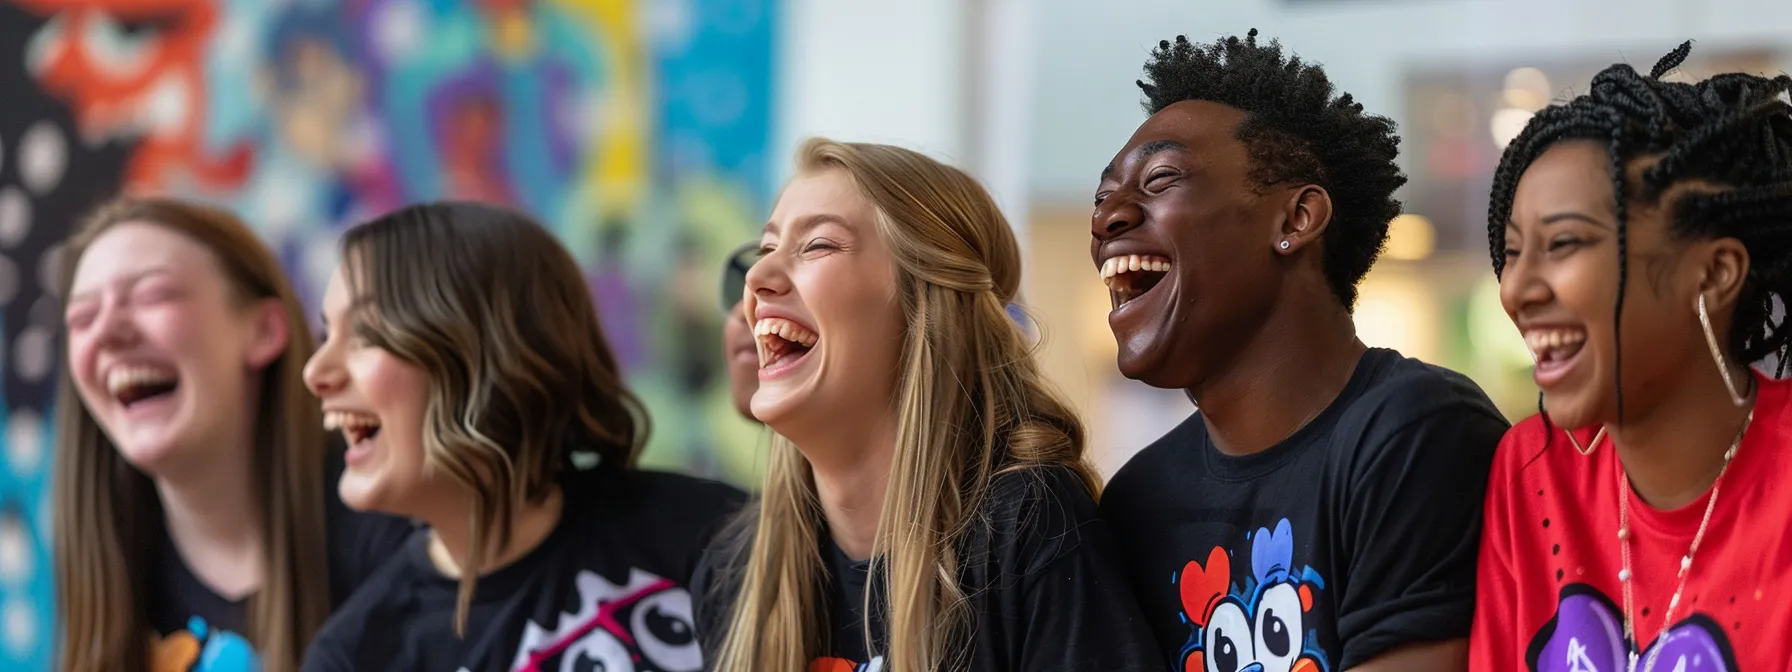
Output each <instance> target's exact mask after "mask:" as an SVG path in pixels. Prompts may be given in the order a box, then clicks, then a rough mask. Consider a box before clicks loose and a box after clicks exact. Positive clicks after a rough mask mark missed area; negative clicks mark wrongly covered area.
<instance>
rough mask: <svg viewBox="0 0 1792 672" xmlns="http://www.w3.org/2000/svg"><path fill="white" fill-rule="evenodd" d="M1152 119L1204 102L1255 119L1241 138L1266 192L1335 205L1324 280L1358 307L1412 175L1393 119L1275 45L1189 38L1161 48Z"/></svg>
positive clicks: (1250, 39)
mask: <svg viewBox="0 0 1792 672" xmlns="http://www.w3.org/2000/svg"><path fill="white" fill-rule="evenodd" d="M1138 84H1139V88H1140V89H1143V90H1144V91H1145V111H1146V112H1147V113H1149V114H1157V113H1158V111H1160V110H1162V109H1164V108H1166V107H1169V106H1171V105H1173V104H1176V103H1179V102H1182V101H1185V100H1205V101H1211V102H1215V103H1221V104H1223V105H1227V106H1230V107H1234V108H1237V109H1239V110H1242V111H1244V112H1245V113H1246V115H1248V116H1246V117H1245V120H1244V121H1243V122H1242V123H1240V124H1239V126H1238V133H1237V136H1236V137H1237V138H1238V140H1239V141H1240V142H1242V143H1244V145H1245V149H1246V151H1248V152H1249V154H1250V157H1251V164H1252V165H1251V170H1250V175H1251V179H1252V180H1254V181H1256V182H1257V185H1258V186H1259V187H1273V186H1278V185H1287V184H1316V185H1319V186H1320V187H1322V188H1324V189H1325V190H1326V192H1327V193H1329V194H1331V198H1332V204H1333V207H1332V219H1331V224H1330V226H1329V227H1328V228H1327V229H1326V233H1325V245H1324V248H1323V249H1324V256H1323V257H1322V258H1321V262H1322V268H1323V269H1324V273H1325V279H1326V282H1327V283H1328V284H1330V285H1331V289H1332V293H1334V294H1336V295H1337V296H1338V300H1339V301H1342V302H1343V303H1344V307H1345V308H1347V309H1348V308H1353V307H1354V306H1355V305H1356V290H1357V284H1358V283H1360V282H1361V281H1362V279H1363V276H1364V275H1367V274H1368V272H1369V267H1370V266H1371V265H1373V264H1374V263H1375V258H1376V257H1377V256H1379V255H1380V254H1381V250H1382V247H1383V246H1384V245H1385V244H1386V243H1387V238H1388V223H1389V222H1390V221H1393V219H1394V217H1395V216H1397V215H1399V214H1400V201H1398V200H1395V199H1394V190H1396V189H1399V188H1400V185H1403V184H1406V175H1404V174H1402V173H1401V172H1400V166H1399V165H1397V164H1396V163H1395V162H1394V159H1395V157H1396V156H1398V155H1399V153H1400V136H1398V135H1395V134H1394V122H1393V121H1391V120H1389V119H1388V118H1387V117H1383V116H1379V115H1373V114H1364V113H1363V106H1362V104H1361V103H1358V102H1356V101H1355V100H1354V99H1352V98H1351V96H1350V94H1348V93H1346V94H1342V95H1339V96H1337V97H1335V98H1334V97H1333V96H1332V83H1331V80H1329V79H1327V78H1326V76H1325V70H1324V68H1322V67H1320V66H1319V65H1316V64H1309V63H1304V62H1302V61H1301V60H1300V57H1299V56H1286V57H1284V56H1283V54H1282V45H1281V43H1280V42H1278V41H1276V40H1270V41H1269V44H1260V43H1258V42H1257V30H1256V29H1254V28H1253V29H1251V31H1250V33H1249V34H1247V35H1246V36H1245V38H1244V39H1242V40H1240V39H1238V37H1237V36H1233V37H1228V38H1226V39H1224V40H1220V41H1218V42H1214V43H1211V44H1200V45H1196V44H1191V43H1190V42H1189V41H1188V37H1187V36H1177V37H1176V41H1175V42H1173V43H1172V42H1170V41H1168V40H1165V41H1162V42H1159V43H1158V44H1157V49H1155V50H1153V51H1152V52H1151V60H1149V61H1147V62H1146V63H1145V79H1144V80H1142V81H1140V82H1138Z"/></svg>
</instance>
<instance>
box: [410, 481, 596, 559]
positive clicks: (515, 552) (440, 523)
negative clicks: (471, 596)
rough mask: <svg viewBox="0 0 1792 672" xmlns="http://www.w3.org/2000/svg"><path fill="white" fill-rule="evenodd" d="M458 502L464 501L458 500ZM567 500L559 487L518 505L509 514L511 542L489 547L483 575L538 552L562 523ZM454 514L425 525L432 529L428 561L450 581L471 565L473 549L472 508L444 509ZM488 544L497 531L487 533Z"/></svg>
mask: <svg viewBox="0 0 1792 672" xmlns="http://www.w3.org/2000/svg"><path fill="white" fill-rule="evenodd" d="M455 501H456V502H457V503H458V502H462V501H465V499H464V498H456V500H455ZM563 504H564V498H563V497H562V495H561V492H560V489H559V488H554V490H553V491H552V492H551V493H549V494H548V496H547V497H546V498H544V499H543V500H542V501H541V502H539V503H535V504H530V503H527V502H519V503H518V505H517V506H516V507H514V508H512V509H511V511H510V543H508V544H505V545H504V546H503V547H502V548H498V547H495V546H493V547H488V548H487V549H486V553H485V554H484V555H485V558H484V562H482V563H481V564H480V566H479V571H480V573H481V574H489V573H491V572H495V571H497V570H500V569H503V568H504V567H506V566H509V565H510V563H513V562H516V561H517V559H519V558H521V557H523V556H524V555H526V554H528V552H529V551H533V550H535V547H537V546H540V545H541V543H542V542H543V541H546V540H547V538H548V535H549V534H552V533H553V531H554V526H555V525H558V524H559V523H560V512H561V508H562V505H563ZM445 508H446V509H448V510H449V511H451V513H449V514H448V515H442V516H431V517H430V518H431V519H428V520H426V521H425V522H427V523H429V526H430V548H429V558H430V560H431V561H432V562H433V563H434V564H435V566H436V569H437V570H438V571H440V572H442V574H444V575H447V576H448V577H450V578H460V575H461V570H460V568H462V567H465V566H467V565H468V564H470V562H469V561H470V560H471V557H472V556H471V549H470V548H469V547H468V543H469V542H470V541H471V540H472V538H473V534H472V521H471V518H472V508H471V507H469V506H465V505H461V506H453V507H445ZM486 534H487V536H486V539H487V543H488V544H491V543H493V542H496V541H497V534H496V530H487V532H486Z"/></svg>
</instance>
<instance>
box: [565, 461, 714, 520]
mask: <svg viewBox="0 0 1792 672" xmlns="http://www.w3.org/2000/svg"><path fill="white" fill-rule="evenodd" d="M566 488H567V490H568V491H569V493H570V494H573V495H574V496H584V497H593V498H597V499H600V500H601V501H602V503H603V506H604V508H605V509H606V510H607V511H608V512H610V513H616V514H623V515H627V516H629V517H638V518H642V519H645V520H648V521H652V522H655V523H660V524H685V525H697V526H708V525H709V524H711V523H713V522H715V521H718V520H721V519H723V518H726V517H728V516H730V515H732V514H733V513H734V512H735V511H738V510H740V507H741V505H742V504H745V503H746V501H747V495H746V493H744V492H741V490H740V489H739V488H735V487H734V486H731V485H728V484H726V483H723V482H721V481H714V480H710V479H706V478H697V477H694V476H685V475H683V474H673V473H668V472H663V471H650V470H644V469H630V470H616V469H598V470H594V471H593V472H588V473H581V474H577V475H574V476H572V477H570V478H569V479H568V480H567V484H566Z"/></svg>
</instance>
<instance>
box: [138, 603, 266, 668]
mask: <svg viewBox="0 0 1792 672" xmlns="http://www.w3.org/2000/svg"><path fill="white" fill-rule="evenodd" d="M149 669H150V672H252V671H253V670H259V669H261V659H260V657H259V656H256V655H255V647H253V646H250V645H249V640H247V639H245V638H243V636H242V635H239V634H236V633H234V632H230V631H227V630H214V629H212V628H211V626H209V625H208V624H206V622H205V619H204V618H200V617H198V616H194V617H192V618H191V619H189V620H188V621H187V629H185V630H181V631H178V632H174V633H170V634H169V635H168V636H167V637H161V636H157V635H155V634H151V635H150V644H149Z"/></svg>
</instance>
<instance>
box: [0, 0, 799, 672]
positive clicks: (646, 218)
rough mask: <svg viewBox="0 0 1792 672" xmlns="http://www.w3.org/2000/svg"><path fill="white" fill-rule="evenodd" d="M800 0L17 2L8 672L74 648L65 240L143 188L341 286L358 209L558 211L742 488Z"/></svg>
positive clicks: (9, 278)
mask: <svg viewBox="0 0 1792 672" xmlns="http://www.w3.org/2000/svg"><path fill="white" fill-rule="evenodd" d="M776 11H777V7H776V3H775V2H774V0H558V1H554V0H0V100H4V101H5V104H0V305H3V306H4V312H3V313H0V325H3V327H4V333H3V337H4V341H3V342H0V345H4V349H3V350H0V355H3V356H0V372H4V389H3V395H0V429H3V432H0V436H4V437H5V445H6V450H5V456H4V460H3V464H4V467H5V468H4V469H0V668H5V669H44V668H46V667H47V666H48V664H49V660H50V657H49V656H50V651H51V648H50V634H51V627H52V625H51V624H52V621H51V620H50V615H51V601H52V597H53V595H52V592H53V591H52V589H51V582H50V576H49V574H48V571H49V560H50V558H49V551H48V539H47V531H48V529H49V525H48V518H49V517H48V509H47V506H46V498H47V489H48V467H49V459H48V453H49V450H50V443H49V441H50V436H49V435H50V431H49V427H48V425H47V418H48V417H49V408H48V406H49V404H50V400H51V398H52V394H51V392H52V387H53V380H54V378H53V376H52V375H51V374H52V373H53V371H54V364H55V359H56V352H57V347H58V346H57V340H56V339H57V330H58V329H59V327H60V322H61V319H60V313H61V311H60V308H59V307H58V306H57V303H56V298H55V297H54V296H52V293H53V288H52V282H51V280H52V278H53V277H54V272H55V268H56V264H57V251H56V246H57V243H58V241H60V240H61V239H62V238H63V237H64V236H66V234H67V232H68V230H69V227H70V225H71V222H72V221H74V220H75V219H76V218H78V216H79V215H80V214H81V213H82V212H84V211H86V210H87V209H88V208H91V207H92V206H93V205H94V204H95V203H97V202H98V201H100V200H102V199H104V198H105V197H106V196H108V195H110V194H112V193H116V192H117V191H119V190H121V189H122V190H131V191H142V192H157V193H173V194H180V195H184V196H187V197H191V198H196V199H200V200H204V201H207V202H212V203H217V204H221V205H225V206H228V207H231V208H233V209H235V210H236V211H238V212H239V213H241V214H242V215H243V216H244V217H245V218H246V219H247V220H249V221H250V222H252V223H254V224H255V225H256V226H257V227H258V229H259V230H260V231H261V233H262V234H263V237H264V239H265V240H267V242H268V243H269V244H270V245H271V246H273V247H274V249H275V250H276V251H277V252H278V253H279V255H280V256H281V258H282V260H283V261H284V262H285V263H286V264H287V267H288V269H289V270H290V272H291V273H292V274H293V276H294V277H295V278H296V279H297V280H298V284H299V286H300V287H301V291H302V292H303V293H304V295H305V296H306V299H307V300H308V301H315V300H316V297H318V296H319V295H320V293H321V290H322V287H323V283H324V281H325V280H326V278H327V277H328V274H329V272H330V270H331V269H332V268H333V267H334V265H335V262H336V258H335V257H336V255H335V247H334V242H335V239H336V236H337V234H338V233H339V232H340V231H341V229H342V227H344V226H347V225H350V224H352V223H354V222H356V221H358V220H361V219H364V218H366V217H368V216H370V215H373V214H376V213H379V212H382V211H385V210H388V209H391V208H393V207H395V206H398V205H400V204H403V203H407V202H413V201H420V200H430V199H440V198H471V199H479V200H484V201H490V202H496V203H504V204H509V205H513V206H516V207H520V208H522V209H525V210H527V211H529V212H532V213H535V214H536V215H538V216H539V217H541V218H542V219H543V220H544V221H546V222H548V223H550V224H551V225H552V226H553V227H554V229H555V231H556V232H557V233H558V234H559V235H560V236H561V237H562V239H563V240H565V241H566V242H567V244H568V246H569V247H570V248H571V249H572V250H573V251H574V254H575V255H577V256H578V257H579V259H580V261H581V262H582V263H583V264H584V265H585V266H586V268H587V270H588V273H589V275H588V280H589V282H590V283H591V287H592V289H593V290H594V293H595V294H596V297H597V301H598V303H599V307H600V308H601V309H602V310H603V312H604V317H605V319H606V322H607V324H606V327H607V328H608V329H609V331H610V336H611V339H612V343H613V344H614V345H615V347H616V348H617V350H618V354H619V356H620V357H621V359H622V362H623V365H624V367H625V368H626V370H627V373H628V375H629V378H630V380H631V381H632V383H633V384H634V386H635V387H636V389H637V390H638V391H639V392H640V393H641V394H642V396H643V397H644V398H645V399H646V401H647V403H648V406H649V408H650V409H651V411H652V413H653V415H654V420H655V423H654V424H655V427H654V429H655V432H654V440H653V441H652V443H651V444H650V446H649V449H648V453H647V456H646V458H645V459H644V462H645V463H646V464H648V465H651V466H657V467H664V468H674V469H679V470H684V471H690V472H695V473H700V474H705V475H711V476H720V477H723V478H726V479H728V480H733V481H735V482H740V483H746V482H750V481H751V480H752V479H753V477H754V473H753V472H754V465H753V462H754V461H753V459H752V453H753V450H754V448H755V442H756V435H755V433H754V432H753V431H752V430H751V429H750V428H748V427H747V426H746V424H745V423H744V422H742V421H741V420H739V419H738V418H736V417H735V416H734V415H733V413H732V411H731V410H730V407H729V405H728V403H727V401H726V385H725V381H723V380H722V378H723V377H724V376H725V375H726V374H725V372H724V369H723V367H722V362H721V357H720V355H721V345H720V340H721V324H720V319H721V316H720V315H719V314H717V310H716V308H715V291H716V290H715V288H716V286H717V283H718V282H719V267H720V264H721V260H722V258H723V257H724V256H725V255H726V254H727V251H728V250H729V249H731V248H732V247H734V246H735V245H736V244H738V243H739V242H740V241H742V240H744V239H746V238H747V237H748V236H749V235H750V233H751V231H752V230H754V229H755V228H756V227H755V224H754V222H756V221H758V220H759V219H760V217H761V216H762V214H763V210H764V209H765V207H766V204H767V200H768V197H769V190H770V186H769V184H768V179H769V178H768V176H769V175H770V174H771V165H770V164H769V163H768V161H772V160H777V159H778V158H781V157H772V156H768V154H767V147H768V139H769V132H770V127H771V120H770V114H771V102H770V101H771V96H772V90H773V88H772V87H773V82H772V45H773V27H774V26H775V24H776V20H775V19H776V16H775V13H776Z"/></svg>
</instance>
